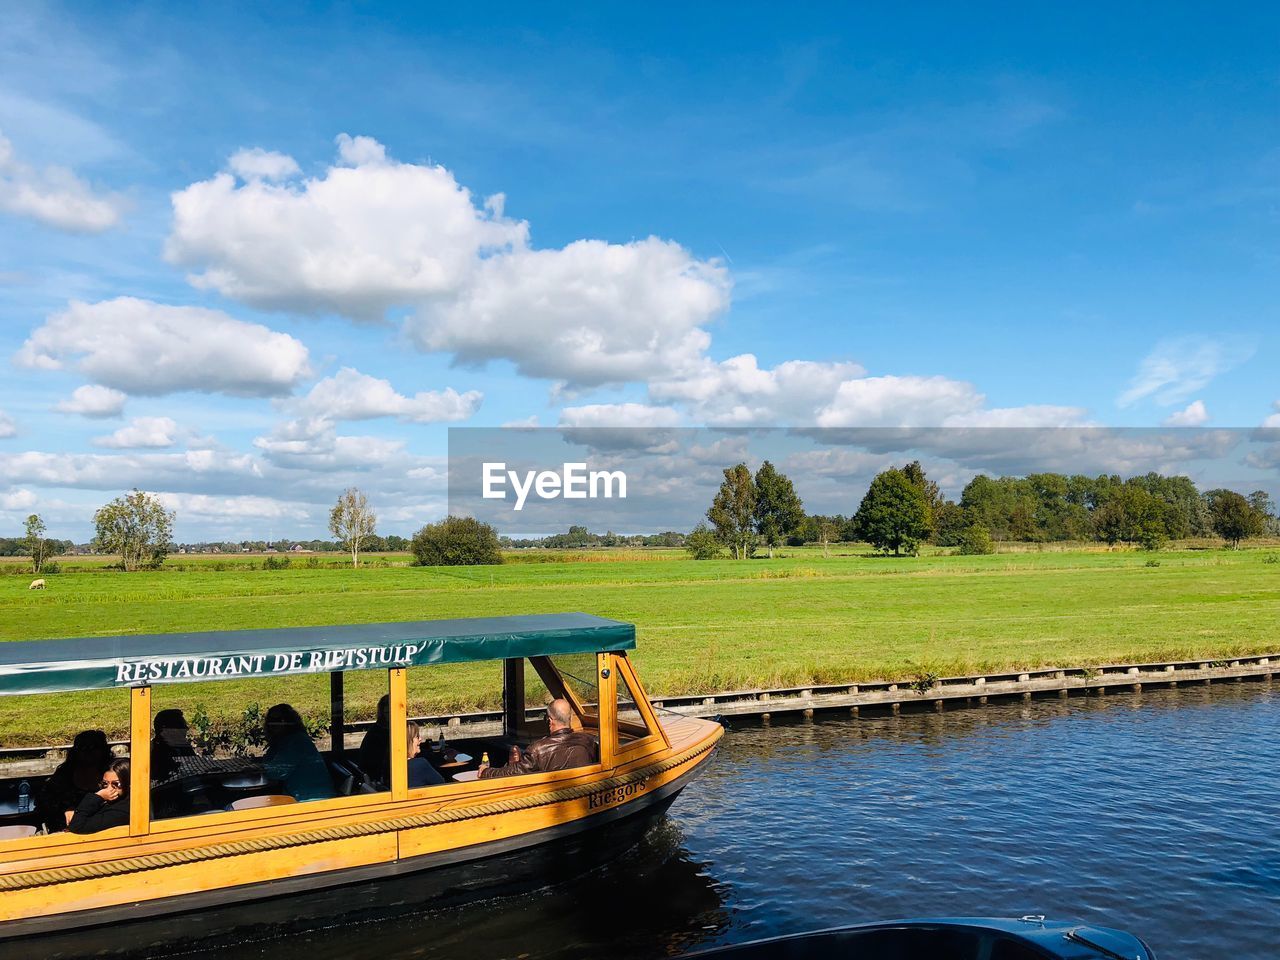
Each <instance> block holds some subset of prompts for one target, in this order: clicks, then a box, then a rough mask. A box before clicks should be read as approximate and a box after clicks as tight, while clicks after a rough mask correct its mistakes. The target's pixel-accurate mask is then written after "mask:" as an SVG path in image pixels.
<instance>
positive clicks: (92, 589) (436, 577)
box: [0, 547, 1280, 746]
mask: <svg viewBox="0 0 1280 960" xmlns="http://www.w3.org/2000/svg"><path fill="white" fill-rule="evenodd" d="M785 553H786V555H785V556H779V557H777V558H775V559H773V560H764V559H761V560H754V561H746V562H735V561H731V560H717V561H702V562H695V561H692V560H688V559H686V558H685V556H684V555H683V553H681V552H680V551H629V552H628V551H617V552H615V551H601V552H598V553H580V554H576V555H571V556H565V555H563V554H556V553H554V552H551V551H529V552H522V553H520V554H519V555H517V556H515V557H513V560H514V561H515V562H511V563H508V564H505V565H503V566H501V567H472V568H458V567H453V568H415V567H410V566H408V565H407V558H406V557H396V556H387V557H381V558H373V560H374V563H372V564H370V565H368V566H364V567H362V568H361V569H358V570H352V569H350V568H349V567H339V566H323V565H321V566H317V567H315V568H309V567H307V566H305V565H301V566H300V565H299V564H298V562H297V561H296V560H295V562H294V565H293V566H291V567H290V569H287V570H274V571H273V570H261V569H221V570H218V569H215V564H216V563H217V562H218V558H208V557H175V558H174V559H173V562H174V563H175V564H180V565H182V566H183V567H185V569H182V570H172V569H165V570H161V571H157V572H142V573H133V574H125V573H121V572H119V571H115V570H108V569H106V568H105V567H104V566H103V565H102V561H100V560H98V559H97V558H71V559H70V561H64V563H63V569H64V571H67V572H63V573H61V574H58V575H56V576H51V577H49V578H48V580H49V587H48V589H47V590H44V591H28V590H27V584H28V581H29V576H27V575H19V569H18V568H17V567H16V566H14V565H12V564H3V565H0V574H3V573H8V574H9V575H0V641H18V640H33V639H41V638H50V637H74V636H87V635H95V634H120V633H154V632H168V631H179V630H213V629H234V628H245V627H276V626H297V625H305V624H335V623H359V622H373V621H379V620H415V619H427V618H438V617H465V616H482V615H491V614H515V613H543V612H553V611H565V610H582V611H586V612H589V613H596V614H600V615H602V616H607V617H616V618H618V619H622V620H628V621H632V622H634V623H635V624H637V626H638V629H639V649H638V651H637V652H636V654H635V659H636V661H637V663H638V665H639V667H640V671H641V676H642V677H643V678H644V679H645V683H646V685H647V686H648V688H649V690H650V692H653V693H657V692H660V693H665V694H675V693H686V692H704V691H713V690H723V689H734V688H746V687H763V686H778V685H790V684H797V683H807V682H815V683H822V682H838V681H856V680H866V679H873V678H911V677H913V676H916V675H918V674H921V673H937V674H942V675H946V674H955V673H965V672H971V671H977V670H983V671H988V670H989V671H995V670H1001V669H1009V668H1014V667H1027V668H1030V667H1038V666H1046V665H1054V664H1061V665H1080V664H1090V663H1105V662H1115V661H1125V660H1157V659H1164V658H1193V657H1206V658H1219V657H1226V656H1228V655H1232V654H1247V653H1258V652H1264V651H1271V650H1276V649H1278V648H1280V636H1277V625H1280V562H1278V561H1280V550H1277V549H1276V548H1275V547H1268V548H1261V549H1252V550H1240V551H1227V550H1220V549H1214V550H1179V551H1167V552H1163V553H1160V554H1158V555H1156V556H1155V557H1154V558H1153V557H1152V555H1150V554H1144V553H1138V552H1127V551H1125V552H1110V551H1106V550H1101V549H1090V550H1084V549H1080V550H1068V551H1064V550H1046V551H1026V552H1011V553H1000V554H996V555H994V556H986V557H960V556H941V555H935V556H925V557H919V558H906V559H892V558H881V557H874V556H871V555H868V554H867V553H865V552H864V551H862V550H853V549H843V550H838V551H833V555H832V556H831V557H830V558H824V557H823V556H822V555H821V553H820V552H819V551H817V550H805V549H792V550H787V551H785ZM222 559H223V561H224V566H226V564H227V562H228V561H240V562H241V563H242V564H245V563H249V562H257V563H260V562H261V561H260V559H259V560H257V561H250V560H248V558H243V559H242V558H222ZM326 559H329V558H326ZM1153 564H1158V565H1153ZM384 689H385V675H382V674H377V673H365V674H353V675H351V677H349V694H348V699H349V703H350V705H351V709H350V712H351V713H353V714H355V715H357V716H368V715H370V714H371V713H372V707H373V703H374V701H375V700H376V698H377V697H378V695H380V693H381V692H383V691H384ZM499 693H500V681H499V671H498V667H497V665H496V664H466V665H460V666H456V667H444V668H423V669H419V670H415V671H413V676H412V677H411V683H410V694H411V697H412V699H413V707H414V709H415V710H421V711H424V712H433V711H435V710H460V709H467V708H472V709H474V708H479V707H492V706H495V705H496V704H497V703H498V697H499ZM154 699H155V703H156V709H160V708H162V707H165V706H181V707H184V708H186V709H187V710H188V711H189V710H190V709H191V707H192V706H193V705H194V704H195V703H197V702H203V703H205V704H206V705H207V706H208V707H209V709H210V711H211V712H213V713H215V714H216V713H223V714H229V713H232V712H238V710H239V709H240V708H242V707H243V706H244V705H245V704H247V703H248V702H250V701H253V700H256V701H260V702H261V703H263V704H264V705H266V704H270V703H274V702H277V701H278V700H289V701H290V702H293V703H294V704H295V705H297V706H298V707H299V708H300V709H302V710H303V712H304V713H305V712H315V713H320V712H323V711H324V710H326V709H327V704H328V686H327V678H326V677H303V678H287V679H276V680H259V681H227V682H221V683H214V684H201V685H178V686H170V687H157V688H156V692H155V696H154ZM126 700H127V698H126V697H125V695H124V694H123V693H120V692H115V691H110V692H104V693H93V694H68V695H63V696H58V697H6V698H0V745H9V746H12V745H18V744H23V743H45V742H50V741H54V740H59V739H63V738H66V737H67V736H69V735H70V734H72V733H74V732H75V731H76V730H78V729H82V728H84V727H86V726H103V727H105V728H107V729H109V730H110V731H111V732H113V733H118V732H120V731H122V730H123V729H124V728H125V721H126V715H127V704H126Z"/></svg>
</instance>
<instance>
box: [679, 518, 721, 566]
mask: <svg viewBox="0 0 1280 960" xmlns="http://www.w3.org/2000/svg"><path fill="white" fill-rule="evenodd" d="M684 548H685V550H687V551H689V556H691V557H693V559H695V560H714V559H715V558H716V557H718V556H720V541H719V540H717V539H716V535H715V533H714V532H712V530H711V528H710V527H708V526H707V525H706V524H705V523H700V524H698V525H697V526H696V527H694V528H693V532H692V533H690V534H689V536H687V537H685V540H684Z"/></svg>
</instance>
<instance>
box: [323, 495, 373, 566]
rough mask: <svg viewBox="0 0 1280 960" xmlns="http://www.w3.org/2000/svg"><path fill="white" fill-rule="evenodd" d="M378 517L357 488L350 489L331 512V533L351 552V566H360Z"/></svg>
mask: <svg viewBox="0 0 1280 960" xmlns="http://www.w3.org/2000/svg"><path fill="white" fill-rule="evenodd" d="M377 526H378V517H377V515H376V514H375V513H374V512H373V509H372V508H371V507H370V506H369V499H368V498H367V497H366V496H365V495H364V494H363V493H361V492H360V490H359V489H358V488H357V487H348V488H347V489H346V490H344V491H342V494H341V495H340V496H339V497H338V502H337V503H335V504H334V505H333V509H332V510H330V511H329V532H330V533H332V534H333V535H334V536H335V537H337V538H338V542H339V543H341V544H342V545H343V546H344V547H346V548H347V550H349V551H350V552H351V566H353V567H358V566H360V549H361V547H362V546H363V545H364V543H365V541H366V540H368V539H369V537H370V536H372V535H373V532H374V530H375V529H377Z"/></svg>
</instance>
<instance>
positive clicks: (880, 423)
mask: <svg viewBox="0 0 1280 960" xmlns="http://www.w3.org/2000/svg"><path fill="white" fill-rule="evenodd" d="M984 399H985V398H984V397H983V395H982V394H981V393H979V392H978V389H977V388H976V387H975V386H974V385H973V384H971V383H965V382H964V381H961V380H949V379H947V378H946V377H914V376H909V377H895V376H883V377H863V378H861V379H857V380H846V381H844V382H843V383H841V384H840V385H839V387H837V388H836V392H835V396H834V397H832V399H831V402H830V403H828V404H827V405H826V406H825V407H823V408H822V409H821V410H820V411H818V416H817V423H818V426H820V427H909V426H936V425H940V424H943V423H945V422H946V421H947V419H948V418H949V417H953V416H961V415H964V414H972V413H976V412H977V411H978V410H980V409H981V408H982V404H983V401H984Z"/></svg>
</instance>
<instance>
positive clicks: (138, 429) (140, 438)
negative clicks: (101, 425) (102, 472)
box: [93, 417, 178, 450]
mask: <svg viewBox="0 0 1280 960" xmlns="http://www.w3.org/2000/svg"><path fill="white" fill-rule="evenodd" d="M177 432H178V425H177V424H176V423H174V422H173V420H171V419H170V418H169V417H135V418H134V419H133V420H131V421H130V422H129V424H128V425H127V426H123V427H121V428H120V429H119V430H117V431H116V432H115V433H111V434H108V435H107V436H105V437H94V438H93V444H94V446H97V447H111V448H113V449H120V450H130V449H136V448H139V447H172V446H173V445H174V444H175V443H177V436H176V435H177Z"/></svg>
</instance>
